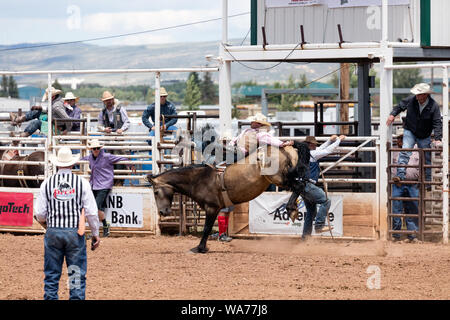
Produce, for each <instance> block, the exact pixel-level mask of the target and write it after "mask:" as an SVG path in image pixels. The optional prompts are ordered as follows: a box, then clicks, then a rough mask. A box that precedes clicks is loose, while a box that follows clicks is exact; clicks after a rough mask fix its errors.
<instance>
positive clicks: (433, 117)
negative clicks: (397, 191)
mask: <svg viewBox="0 0 450 320" xmlns="http://www.w3.org/2000/svg"><path fill="white" fill-rule="evenodd" d="M411 93H412V94H413V95H412V96H409V97H407V98H405V99H403V100H402V101H401V102H400V103H399V104H398V105H397V106H395V107H394V109H393V110H392V112H391V114H390V115H389V117H388V119H387V120H386V124H387V125H388V126H390V125H391V124H392V123H393V122H394V119H395V117H396V116H397V115H398V114H400V113H401V112H403V111H406V117H405V120H404V123H403V128H404V132H403V148H405V149H412V148H413V147H414V145H415V144H417V146H418V147H419V148H430V147H431V133H432V132H433V131H434V141H433V145H434V146H436V147H439V146H441V145H442V142H441V141H442V120H441V111H440V107H439V105H438V104H437V102H436V101H435V100H434V99H433V98H432V97H431V94H432V93H433V92H432V88H431V86H430V85H429V84H427V83H419V84H416V85H415V86H414V87H413V88H412V89H411ZM410 156H411V152H407V151H404V152H401V153H400V156H399V158H398V164H402V165H407V164H408V162H409V157H410ZM425 161H426V163H427V164H431V154H430V152H425ZM397 176H398V178H399V180H405V176H406V168H405V167H400V168H398V169H397ZM425 176H426V180H427V181H430V180H431V168H427V169H426V170H425ZM427 189H428V190H431V186H430V185H428V186H427Z"/></svg>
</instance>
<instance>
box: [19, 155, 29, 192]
mask: <svg viewBox="0 0 450 320" xmlns="http://www.w3.org/2000/svg"><path fill="white" fill-rule="evenodd" d="M27 160H28V156H26V157H25V158H24V159H23V161H27ZM24 169H25V165H24V164H19V167H18V168H17V175H18V176H22V177H23V176H24V175H25V173H24ZM19 183H20V186H21V187H22V188H28V184H27V180H25V179H19Z"/></svg>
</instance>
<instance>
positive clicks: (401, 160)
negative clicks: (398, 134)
mask: <svg viewBox="0 0 450 320" xmlns="http://www.w3.org/2000/svg"><path fill="white" fill-rule="evenodd" d="M415 144H417V146H418V147H419V148H420V149H423V148H430V147H431V138H430V137H428V138H424V139H419V138H416V136H415V135H414V134H413V133H412V132H411V131H409V130H406V129H405V130H404V131H403V148H405V149H412V148H414V145H415ZM410 157H411V151H402V152H400V154H399V156H398V161H397V164H403V165H407V164H408V162H409V158H410ZM425 163H426V164H428V165H429V164H431V152H425ZM405 175H406V168H404V167H403V168H397V176H398V177H399V178H400V179H402V180H404V179H405ZM425 179H426V180H427V181H431V168H426V170H425Z"/></svg>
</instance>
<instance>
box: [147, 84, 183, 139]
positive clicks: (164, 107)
mask: <svg viewBox="0 0 450 320" xmlns="http://www.w3.org/2000/svg"><path fill="white" fill-rule="evenodd" d="M159 94H160V100H159V101H160V105H161V107H160V114H161V120H162V116H163V115H164V116H168V115H176V114H177V109H176V108H175V105H174V104H173V103H172V102H170V101H168V100H167V96H168V95H169V94H168V93H167V91H166V89H165V88H164V87H161V89H160V91H159ZM149 118H152V121H153V123H151V122H150V121H149ZM142 123H143V124H144V125H145V126H146V127H147V128H149V131H150V136H152V137H153V136H154V135H155V103H152V104H151V105H149V106H148V107H147V109H145V111H144V112H143V113H142ZM175 123H177V118H172V119H167V120H165V124H164V125H163V124H162V122H161V129H162V130H176V129H177V127H175ZM148 144H149V145H151V140H149V141H148Z"/></svg>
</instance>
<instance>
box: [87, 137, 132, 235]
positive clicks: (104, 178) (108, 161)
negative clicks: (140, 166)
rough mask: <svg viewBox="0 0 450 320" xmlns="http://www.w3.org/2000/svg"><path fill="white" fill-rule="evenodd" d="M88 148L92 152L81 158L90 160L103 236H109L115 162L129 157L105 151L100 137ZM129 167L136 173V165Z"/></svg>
mask: <svg viewBox="0 0 450 320" xmlns="http://www.w3.org/2000/svg"><path fill="white" fill-rule="evenodd" d="M88 148H89V149H90V150H91V154H90V155H88V156H86V157H83V158H81V160H88V161H89V167H90V169H91V178H90V181H89V182H90V184H91V188H92V191H93V192H94V197H95V201H96V202H97V207H98V217H99V219H100V221H101V222H102V224H103V236H104V237H107V236H109V234H110V225H109V223H108V222H107V221H106V216H105V207H106V198H107V197H108V194H109V193H110V192H111V189H112V187H113V185H114V163H116V162H118V161H126V160H128V159H127V158H125V157H121V156H116V155H113V154H110V153H107V152H105V150H103V149H102V148H103V145H102V144H101V143H100V142H99V140H98V139H93V140H91V141H89V142H88ZM129 167H131V169H132V170H133V171H134V173H136V171H135V168H134V166H129Z"/></svg>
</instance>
